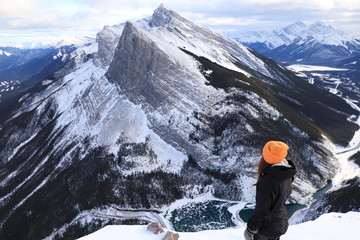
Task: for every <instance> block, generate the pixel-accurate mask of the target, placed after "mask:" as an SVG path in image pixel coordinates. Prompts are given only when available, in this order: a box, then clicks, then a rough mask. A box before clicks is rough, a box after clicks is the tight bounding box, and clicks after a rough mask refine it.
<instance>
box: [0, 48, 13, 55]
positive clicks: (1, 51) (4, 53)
mask: <svg viewBox="0 0 360 240" xmlns="http://www.w3.org/2000/svg"><path fill="white" fill-rule="evenodd" d="M0 55H5V56H7V57H9V56H11V55H12V54H11V53H8V52H5V51H3V50H1V49H0Z"/></svg>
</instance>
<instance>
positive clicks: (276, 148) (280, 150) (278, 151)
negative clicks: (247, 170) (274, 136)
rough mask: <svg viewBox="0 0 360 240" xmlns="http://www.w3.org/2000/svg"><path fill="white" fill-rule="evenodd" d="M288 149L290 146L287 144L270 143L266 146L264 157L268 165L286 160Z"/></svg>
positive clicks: (263, 152)
mask: <svg viewBox="0 0 360 240" xmlns="http://www.w3.org/2000/svg"><path fill="white" fill-rule="evenodd" d="M288 149H289V146H288V145H286V143H283V142H279V141H270V142H267V143H266V144H265V146H264V148H263V151H262V156H263V158H264V160H265V161H266V162H267V163H270V164H276V163H279V162H282V161H283V160H284V158H285V157H286V155H287V153H288V152H287V150H288Z"/></svg>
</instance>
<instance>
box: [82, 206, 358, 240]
mask: <svg viewBox="0 0 360 240" xmlns="http://www.w3.org/2000/svg"><path fill="white" fill-rule="evenodd" d="M359 226H360V213H358V212H348V213H346V214H342V213H329V214H324V215H322V216H321V217H319V218H318V219H316V220H315V221H311V222H305V223H302V224H298V225H292V226H290V227H289V230H288V232H287V233H286V234H285V235H284V236H282V237H281V240H304V239H306V240H340V239H354V236H359V235H360V228H359ZM244 230H245V229H244V228H232V229H224V230H210V231H203V232H196V233H179V235H180V238H179V239H180V240H219V239H224V240H225V239H226V240H243V239H244V237H243V232H244ZM165 232H166V231H165ZM165 232H164V233H161V234H159V235H154V234H153V233H151V232H149V231H147V230H146V226H125V225H121V226H115V225H110V226H106V227H104V228H103V229H101V230H99V231H97V232H95V233H92V234H90V235H88V236H85V237H82V238H80V239H79V240H104V239H106V240H119V239H121V240H135V239H136V240H137V239H141V240H162V239H163V238H164V236H165Z"/></svg>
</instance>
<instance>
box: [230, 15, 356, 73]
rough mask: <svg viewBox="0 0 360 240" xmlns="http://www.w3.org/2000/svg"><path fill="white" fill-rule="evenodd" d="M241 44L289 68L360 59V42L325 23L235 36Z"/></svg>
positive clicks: (290, 26)
mask: <svg viewBox="0 0 360 240" xmlns="http://www.w3.org/2000/svg"><path fill="white" fill-rule="evenodd" d="M230 36H231V37H232V38H234V39H236V40H237V41H239V42H241V43H243V44H245V45H247V46H249V47H251V48H253V49H255V50H256V51H258V52H260V53H262V54H264V55H265V56H267V57H270V58H272V59H274V60H276V61H278V62H281V63H283V64H285V65H290V64H317V65H326V66H338V64H339V62H340V61H346V59H349V58H354V57H358V56H359V54H360V41H359V40H357V39H355V38H352V37H350V36H349V35H347V34H346V33H344V32H343V31H341V30H338V29H335V28H334V27H332V26H330V25H326V24H325V23H324V22H322V21H318V22H315V23H313V24H310V25H307V24H305V23H303V22H296V23H294V24H291V25H289V26H287V27H284V28H282V29H278V30H273V31H268V32H267V31H262V32H247V33H241V34H240V33H231V34H230Z"/></svg>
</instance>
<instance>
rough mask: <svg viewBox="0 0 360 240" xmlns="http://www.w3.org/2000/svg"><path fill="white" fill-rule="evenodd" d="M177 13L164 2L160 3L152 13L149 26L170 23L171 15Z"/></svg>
mask: <svg viewBox="0 0 360 240" xmlns="http://www.w3.org/2000/svg"><path fill="white" fill-rule="evenodd" d="M175 15H177V13H175V12H174V11H172V10H170V9H169V8H168V7H166V6H165V5H164V4H161V5H160V7H158V8H157V9H155V11H154V14H153V15H152V17H151V20H150V26H152V27H160V26H164V25H166V24H169V23H171V21H172V19H173V17H174V16H175Z"/></svg>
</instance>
